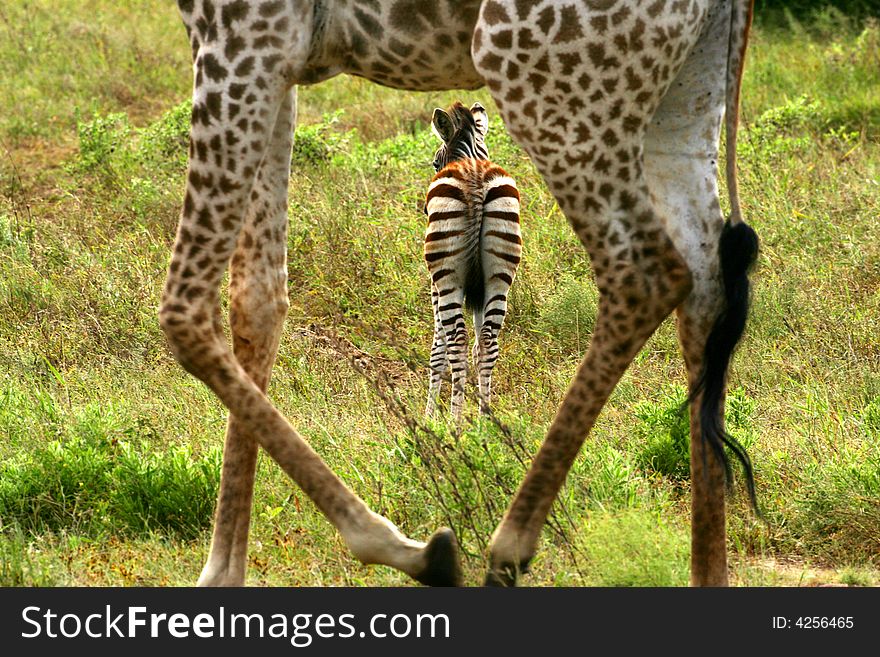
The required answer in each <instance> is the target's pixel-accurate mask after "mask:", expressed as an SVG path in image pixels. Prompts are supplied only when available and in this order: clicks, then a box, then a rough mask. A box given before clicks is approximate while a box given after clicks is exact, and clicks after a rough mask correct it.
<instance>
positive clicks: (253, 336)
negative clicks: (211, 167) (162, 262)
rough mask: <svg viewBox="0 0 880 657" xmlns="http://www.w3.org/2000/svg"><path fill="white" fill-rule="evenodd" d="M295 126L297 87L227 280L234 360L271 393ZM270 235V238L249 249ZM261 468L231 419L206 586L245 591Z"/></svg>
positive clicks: (250, 442) (281, 117)
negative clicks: (257, 238) (258, 469)
mask: <svg viewBox="0 0 880 657" xmlns="http://www.w3.org/2000/svg"><path fill="white" fill-rule="evenodd" d="M295 124H296V88H295V87H294V88H293V89H291V90H290V91H289V92H288V93H287V95H286V96H285V98H284V101H283V103H282V105H281V109H280V110H279V112H278V118H277V119H276V121H275V128H274V130H273V131H272V135H271V137H270V141H269V144H268V147H267V149H266V156H265V158H264V159H263V162H262V163H261V164H260V168H259V170H258V172H257V178H256V182H255V184H254V188H253V190H252V191H251V194H250V198H249V202H248V210H247V213H246V215H245V222H244V227H243V228H242V232H241V234H240V235H239V238H238V244H237V247H236V251H235V254H234V255H233V256H232V262H231V265H230V275H229V297H230V310H229V323H230V326H231V329H232V345H233V353H234V354H235V358H236V359H237V360H238V362H239V363H240V364H241V366H242V368H244V371H245V372H246V373H247V374H248V376H249V377H250V378H251V380H252V381H253V382H254V383H255V384H256V385H257V387H258V388H259V389H260V390H261V391H262V392H264V393H265V392H266V388H267V387H268V385H269V377H270V376H271V372H272V365H273V364H274V362H275V356H276V354H277V352H278V343H279V341H280V339H281V329H282V325H283V323H284V318H285V316H286V315H287V308H288V306H289V302H288V300H287V189H288V180H289V178H290V148H291V144H292V138H293V128H294V125H295ZM265 231H268V232H269V233H271V236H272V239H271V240H266V241H265V243H264V245H263V248H262V249H260V250H259V251H256V250H254V249H252V248H249V247H248V245H251V246H252V245H253V241H254V237H255V236H257V234H258V233H260V232H263V233H264V234H265ZM256 465H257V442H256V440H254V438H253V437H252V436H250V435H248V434H247V433H246V431H245V430H244V427H243V425H242V423H241V422H240V421H239V420H238V419H237V418H236V417H235V416H234V415H230V417H229V422H228V425H227V428H226V441H225V446H224V449H223V471H222V475H221V480H220V495H219V497H218V499H217V515H216V518H215V521H214V536H213V538H212V541H211V551H210V554H209V556H208V561H207V563H206V564H205V567H204V569H203V570H202V574H201V577H199V585H202V586H211V585H213V586H242V585H244V578H245V569H246V566H247V540H248V528H249V524H250V515H251V506H252V500H253V489H254V473H255V469H256Z"/></svg>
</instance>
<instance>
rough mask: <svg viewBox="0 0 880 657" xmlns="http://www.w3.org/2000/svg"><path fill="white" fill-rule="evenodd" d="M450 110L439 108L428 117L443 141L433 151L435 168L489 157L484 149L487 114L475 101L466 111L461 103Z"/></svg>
mask: <svg viewBox="0 0 880 657" xmlns="http://www.w3.org/2000/svg"><path fill="white" fill-rule="evenodd" d="M451 110H452V111H451V113H450V112H446V111H445V110H442V109H440V108H439V107H438V108H437V109H435V110H434V116H433V117H432V119H431V130H432V131H433V132H434V134H435V135H437V137H439V138H440V140H441V141H442V142H443V144H442V145H441V146H440V148H438V149H437V152H436V153H434V162H433V165H434V171H440V169H442V168H443V167H445V166H446V165H447V164H449V163H450V162H455V161H457V160H464V159H467V158H471V159H474V160H488V159H489V151H488V150H487V149H486V133H487V132H488V131H489V116H488V115H487V114H486V110H485V109H484V108H483V106H482V105H480V103H474V104H473V105H471V109H470V111H468V110H467V109H465V107H464V106H463V105H462V104H461V103H455V104H454V105H453V106H452V108H451Z"/></svg>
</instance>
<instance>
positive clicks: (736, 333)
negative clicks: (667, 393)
mask: <svg viewBox="0 0 880 657" xmlns="http://www.w3.org/2000/svg"><path fill="white" fill-rule="evenodd" d="M718 251H719V256H720V261H721V277H722V281H723V284H724V297H725V301H726V307H725V309H724V311H723V312H722V313H721V315H720V316H719V317H718V319H717V320H715V325H714V326H713V327H712V331H711V332H710V333H709V337H708V339H707V340H706V350H705V352H704V354H703V371H702V373H701V374H700V378H699V379H698V381H697V386H696V388H695V389H694V390H693V391H692V393H691V397H694V396H696V395H697V394H699V393H700V392H702V393H703V399H702V404H701V405H700V427H701V429H702V440H703V443H704V444H706V443H708V444H709V445H710V446H711V447H712V450H713V451H714V452H715V455H716V456H717V457H718V458H719V459H720V460H721V463H723V464H724V471H725V474H726V476H727V483H728V485H730V484H731V481H732V478H731V469H730V462H729V461H728V459H727V454H726V453H725V450H724V448H725V446H726V447H727V448H728V449H729V450H730V451H731V452H733V454H734V456H736V458H737V460H738V461H739V462H740V464H741V465H742V468H743V473H744V474H745V479H746V487H747V489H748V493H749V499H750V501H751V503H752V507H753V508H754V510H755V513H757V514H758V516H759V517H760V516H761V511H760V509H759V508H758V500H757V497H756V495H755V479H754V475H753V472H752V462H751V460H750V459H749V455H748V453H747V452H746V450H745V449H744V448H743V446H742V445H740V444H739V442H737V440H736V439H735V438H733V437H732V436H731V435H730V434H728V433H727V431H725V430H724V425H723V422H722V413H721V404H722V400H723V398H724V389H725V384H726V381H727V368H728V365H729V364H730V358H731V356H732V355H733V351H734V349H735V348H736V345H737V343H738V342H739V340H740V338H741V337H742V334H743V331H744V329H745V326H746V316H747V315H748V312H749V278H748V273H749V269H750V268H751V266H752V265H753V264H754V262H755V259H756V258H757V255H758V236H757V235H756V234H755V231H754V230H752V228H751V227H749V226H748V225H747V224H745V223H743V222H739V223H736V224H733V225H731V223H730V221H729V220H728V221H727V222H726V223H725V224H724V229H723V230H722V231H721V241H720V243H719V247H718ZM704 454H705V452H704Z"/></svg>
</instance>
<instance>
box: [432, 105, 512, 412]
mask: <svg viewBox="0 0 880 657" xmlns="http://www.w3.org/2000/svg"><path fill="white" fill-rule="evenodd" d="M431 128H432V131H433V132H434V133H435V134H436V135H437V136H438V137H439V138H440V140H441V141H442V142H443V144H442V145H441V146H440V148H439V149H438V150H437V152H436V154H435V155H434V162H433V164H434V169H435V171H436V175H435V176H434V178H433V180H432V181H431V184H430V186H429V187H428V194H427V199H426V202H425V213H426V214H427V215H428V226H427V229H426V231H425V262H426V263H427V266H428V272H429V274H430V275H431V304H432V306H433V309H434V337H433V343H432V346H431V360H430V369H431V373H430V379H429V384H428V403H427V406H426V408H425V414H426V415H428V416H429V417H430V416H433V415H434V414H435V412H436V409H437V401H438V398H439V396H440V384H441V381H442V379H443V378H444V377H445V376H446V372H447V370H448V369H451V370H452V402H451V412H452V417H453V418H454V420H455V421H456V423H458V422H460V420H461V414H462V407H463V404H464V386H465V379H466V378H467V342H468V336H467V330H466V328H465V323H464V310H465V309H466V310H468V311H470V312H471V313H472V314H473V319H474V333H475V338H474V346H473V351H472V359H473V363H474V367H475V368H476V370H477V372H478V380H479V390H480V412H481V413H484V414H485V413H487V412H488V410H489V399H490V392H491V384H492V369H493V368H494V367H495V362H496V361H497V360H498V333H499V332H500V331H501V326H502V324H503V322H504V317H505V315H506V314H507V292H508V290H509V289H510V285H511V283H513V279H514V276H515V275H516V270H517V266H518V265H519V262H520V259H521V257H522V236H521V234H520V225H519V206H520V199H519V191H518V190H517V187H516V182H515V181H514V180H513V179H512V178H511V177H510V176H508V175H507V173H506V172H505V171H504V169H502V168H501V167H499V166H498V165H496V164H493V163H492V162H490V161H489V153H488V151H487V149H486V143H485V137H486V133H487V132H488V129H489V120H488V116H487V114H486V110H485V109H484V108H483V106H482V105H480V104H479V103H474V105H472V106H471V108H470V109H467V108H466V107H465V106H464V105H462V104H461V103H460V102H456V103H455V104H453V105H452V107H450V108H449V111H445V110H443V109H440V108H437V109H435V110H434V114H433V117H432V119H431Z"/></svg>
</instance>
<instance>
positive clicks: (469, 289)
mask: <svg viewBox="0 0 880 657" xmlns="http://www.w3.org/2000/svg"><path fill="white" fill-rule="evenodd" d="M480 250H481V245H480V244H479V243H478V244H477V246H476V249H475V250H474V255H473V260H471V261H470V263H468V270H467V274H465V277H464V306H465V308H467V309H468V310H469V311H470V312H472V313H473V312H476V311H478V310H482V309H483V305H484V304H485V302H486V298H485V297H486V281H485V280H484V279H483V259H482V258H481V257H480ZM475 330H478V329H475Z"/></svg>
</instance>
